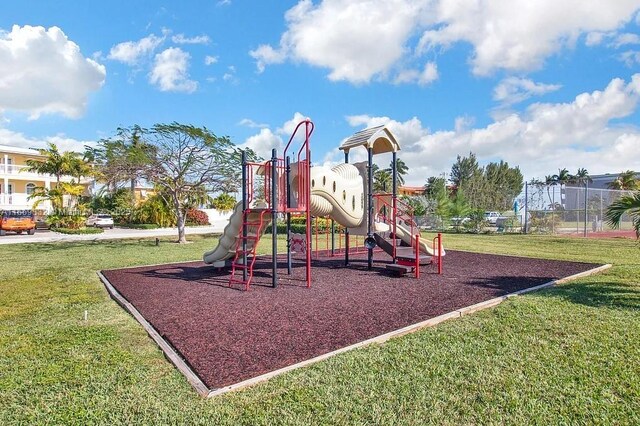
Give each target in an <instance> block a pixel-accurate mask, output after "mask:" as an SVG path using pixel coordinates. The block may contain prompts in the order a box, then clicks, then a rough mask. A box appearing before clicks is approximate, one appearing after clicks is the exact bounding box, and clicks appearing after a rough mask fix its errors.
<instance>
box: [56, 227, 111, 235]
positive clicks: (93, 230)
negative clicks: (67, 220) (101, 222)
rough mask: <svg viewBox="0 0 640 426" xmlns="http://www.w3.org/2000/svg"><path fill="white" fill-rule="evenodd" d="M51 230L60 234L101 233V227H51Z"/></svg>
mask: <svg viewBox="0 0 640 426" xmlns="http://www.w3.org/2000/svg"><path fill="white" fill-rule="evenodd" d="M52 231H54V232H58V233H60V234H71V235H83V234H102V233H103V232H104V230H103V229H102V228H75V229H73V228H52Z"/></svg>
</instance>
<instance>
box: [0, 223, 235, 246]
mask: <svg viewBox="0 0 640 426" xmlns="http://www.w3.org/2000/svg"><path fill="white" fill-rule="evenodd" d="M225 225H226V223H224V224H222V223H217V224H214V225H209V226H188V227H187V228H186V233H187V235H195V234H221V233H222V230H223V229H224V226H225ZM155 237H175V238H176V239H177V238H178V229H177V228H160V229H127V228H114V229H105V230H104V232H103V233H102V234H85V235H66V234H58V233H56V232H52V231H40V230H39V231H36V233H35V234H34V235H26V234H22V235H16V234H7V235H5V236H4V237H0V245H3V244H27V243H58V242H73V241H97V240H120V239H126V238H155Z"/></svg>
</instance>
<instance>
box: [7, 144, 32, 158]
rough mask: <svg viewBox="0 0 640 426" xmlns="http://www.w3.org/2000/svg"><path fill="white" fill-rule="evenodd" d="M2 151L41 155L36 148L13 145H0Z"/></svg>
mask: <svg viewBox="0 0 640 426" xmlns="http://www.w3.org/2000/svg"><path fill="white" fill-rule="evenodd" d="M0 153H9V154H25V155H36V156H40V153H39V152H38V151H37V150H35V149H31V148H18V147H17V146H11V145H0Z"/></svg>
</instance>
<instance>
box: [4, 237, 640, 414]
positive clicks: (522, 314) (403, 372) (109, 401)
mask: <svg viewBox="0 0 640 426" xmlns="http://www.w3.org/2000/svg"><path fill="white" fill-rule="evenodd" d="M189 238H190V239H191V240H192V241H193V243H192V244H188V245H182V246H178V245H176V244H172V243H169V242H168V241H163V242H162V243H161V244H160V246H159V247H156V246H155V245H154V243H153V242H152V241H145V240H140V241H138V240H129V241H119V242H116V241H102V242H87V243H66V244H62V243H60V244H20V245H7V246H2V249H1V250H2V273H1V274H0V424H3V425H4V424H33V423H36V424H47V423H50V424H61V423H62V424H83V425H84V424H123V423H124V424H132V423H135V424H180V423H185V424H212V425H214V424H215V425H217V424H291V423H294V424H326V423H332V424H335V423H338V424H354V423H355V424H477V423H490V424H504V423H509V424H524V423H527V424H528V423H537V424H558V423H561V424H586V423H590V424H593V423H595V424H614V423H615V424H638V423H640V286H639V285H638V277H639V276H640V246H639V245H638V243H636V242H633V241H629V240H582V239H577V238H556V237H542V236H523V235H451V234H448V235H445V247H447V248H455V249H464V250H472V251H478V252H485V253H497V254H515V255H522V256H533V257H543V258H554V259H570V260H580V261H588V262H598V263H613V264H614V267H613V268H612V269H610V270H609V271H607V272H606V273H603V274H600V275H597V276H593V277H589V278H585V279H581V280H579V281H576V282H572V283H570V284H566V285H563V286H560V287H557V288H553V289H549V290H544V291H540V292H536V293H534V294H530V295H527V296H522V297H519V298H516V299H511V300H509V301H507V302H505V303H503V304H501V305H500V306H498V307H496V308H493V309H490V310H486V311H482V312H478V313H476V314H473V315H470V316H467V317H463V318H461V319H457V320H453V321H448V322H445V323H443V324H440V325H438V326H437V327H434V328H430V329H425V330H423V331H420V332H417V333H414V334H411V335H408V336H405V337H402V338H398V339H394V340H392V341H390V342H387V343H386V344H384V345H377V346H370V347H368V348H365V349H360V350H355V351H351V352H349V353H346V354H342V355H339V356H336V357H333V358H331V359H330V360H328V361H325V362H322V363H319V364H315V365H313V366H311V367H308V368H304V369H299V370H296V371H294V372H291V373H288V374H285V375H283V376H279V377H277V378H275V379H273V380H271V381H269V382H267V383H264V384H261V385H258V386H255V387H253V388H250V389H247V390H244V391H240V392H236V393H231V394H227V395H225V396H222V397H218V398H215V399H212V400H203V399H201V398H200V397H198V396H197V394H196V393H195V391H193V390H192V389H191V387H190V386H189V385H188V384H187V382H186V380H185V379H184V378H183V377H182V376H181V375H180V374H179V373H178V372H177V371H176V370H175V369H174V368H173V366H172V365H171V364H170V363H169V362H168V361H166V360H165V358H164V356H163V355H162V353H161V352H160V350H159V349H158V348H157V347H156V346H155V344H154V343H153V342H152V341H151V340H150V339H149V338H148V337H147V335H146V334H145V332H144V331H143V329H142V327H141V326H139V325H138V323H137V322H136V321H135V320H134V319H133V318H132V317H130V316H129V315H128V314H126V313H125V312H124V311H123V310H122V309H121V308H120V307H119V306H118V305H116V304H115V303H114V302H113V301H112V300H111V299H110V298H109V297H108V295H107V293H106V291H105V290H104V288H103V286H102V284H101V283H100V281H99V280H98V278H97V276H96V274H95V271H97V270H99V269H108V268H117V267H125V266H132V265H144V264H156V263H167V262H176V261H184V260H191V259H199V258H200V257H201V254H202V252H203V251H205V250H208V249H210V248H212V247H213V245H214V244H215V243H216V239H215V238H213V237H198V236H190V237H189ZM262 247H263V248H266V247H270V241H269V240H268V239H267V240H265V241H263V246H262ZM483 266H485V265H479V267H483ZM486 266H487V267H488V266H489V265H486ZM447 268H455V265H454V264H448V263H446V258H445V273H446V269H447ZM85 311H87V313H88V320H87V321H85V320H84V313H85ZM239 321H241V319H239Z"/></svg>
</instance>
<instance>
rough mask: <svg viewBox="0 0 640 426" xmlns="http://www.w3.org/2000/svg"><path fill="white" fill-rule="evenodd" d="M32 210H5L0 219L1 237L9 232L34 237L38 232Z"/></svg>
mask: <svg viewBox="0 0 640 426" xmlns="http://www.w3.org/2000/svg"><path fill="white" fill-rule="evenodd" d="M34 218H35V216H34V213H33V211H32V210H3V211H2V217H1V218H0V236H5V235H7V232H15V233H17V234H22V233H23V232H25V231H26V232H27V234H29V235H33V234H35V232H36V221H35V219H34Z"/></svg>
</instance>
